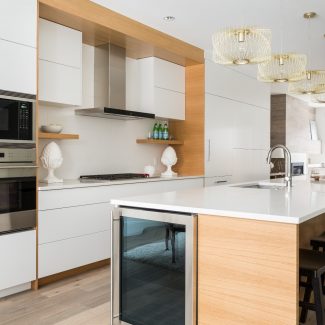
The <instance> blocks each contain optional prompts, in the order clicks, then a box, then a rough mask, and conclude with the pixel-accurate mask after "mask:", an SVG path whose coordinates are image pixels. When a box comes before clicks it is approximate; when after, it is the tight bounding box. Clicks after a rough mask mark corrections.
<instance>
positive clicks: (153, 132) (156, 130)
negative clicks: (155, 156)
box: [152, 123, 159, 140]
mask: <svg viewBox="0 0 325 325" xmlns="http://www.w3.org/2000/svg"><path fill="white" fill-rule="evenodd" d="M152 137H153V138H154V139H156V140H157V139H159V132H158V124H157V123H155V125H154V126H153V130H152Z"/></svg>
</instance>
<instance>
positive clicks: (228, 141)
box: [205, 60, 270, 185]
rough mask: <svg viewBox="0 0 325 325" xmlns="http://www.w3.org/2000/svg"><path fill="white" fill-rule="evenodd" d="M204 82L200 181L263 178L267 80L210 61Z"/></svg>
mask: <svg viewBox="0 0 325 325" xmlns="http://www.w3.org/2000/svg"><path fill="white" fill-rule="evenodd" d="M205 81H206V94H205V142H206V150H205V152H206V157H205V176H206V178H207V181H206V183H208V184H210V185H213V184H219V183H220V184H224V180H225V181H227V182H240V181H250V180H257V179H263V178H267V177H268V173H269V166H268V165H267V164H266V162H265V157H266V155H267V150H268V149H269V146H270V88H269V85H266V84H263V83H261V82H258V81H257V80H256V79H255V78H253V77H250V76H248V75H245V74H243V73H241V72H238V71H235V70H233V69H230V68H229V67H224V66H221V65H217V64H215V63H213V62H212V61H210V60H206V71H205ZM211 180H213V181H211Z"/></svg>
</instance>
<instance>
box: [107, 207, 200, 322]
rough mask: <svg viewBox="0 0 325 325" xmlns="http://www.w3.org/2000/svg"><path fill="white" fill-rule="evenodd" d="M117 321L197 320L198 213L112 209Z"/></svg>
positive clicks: (114, 313)
mask: <svg viewBox="0 0 325 325" xmlns="http://www.w3.org/2000/svg"><path fill="white" fill-rule="evenodd" d="M111 280H112V281H111V284H112V290H111V307H112V308H111V310H112V325H122V324H123V325H126V324H127V325H129V324H130V325H194V324H196V314H197V311H196V297H197V290H196V283H197V216H196V215H192V214H181V213H175V212H170V213H166V212H162V211H152V210H145V209H131V208H123V207H121V208H115V209H114V210H113V212H112V272H111Z"/></svg>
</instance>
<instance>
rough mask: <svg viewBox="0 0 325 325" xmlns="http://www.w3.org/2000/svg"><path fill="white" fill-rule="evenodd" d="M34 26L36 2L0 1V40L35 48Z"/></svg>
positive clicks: (27, 0)
mask: <svg viewBox="0 0 325 325" xmlns="http://www.w3.org/2000/svg"><path fill="white" fill-rule="evenodd" d="M36 26H37V0H1V1H0V38H1V39H3V40H6V41H11V42H15V43H18V44H23V45H27V46H31V47H34V48H36V38H37V32H36V30H37V27H36ZM3 58H4V56H3V55H1V59H2V60H3Z"/></svg>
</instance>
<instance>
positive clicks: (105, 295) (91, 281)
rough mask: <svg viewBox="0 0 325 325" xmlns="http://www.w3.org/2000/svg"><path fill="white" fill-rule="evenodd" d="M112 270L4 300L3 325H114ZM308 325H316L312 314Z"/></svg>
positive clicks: (0, 304) (0, 316) (0, 306)
mask: <svg viewBox="0 0 325 325" xmlns="http://www.w3.org/2000/svg"><path fill="white" fill-rule="evenodd" d="M109 273H110V269H109V267H103V268H101V269H98V270H95V271H90V272H87V273H84V274H81V275H78V276H75V277H71V278H69V279H66V280H62V281H59V282H56V283H53V284H50V285H47V286H44V287H42V288H41V289H40V290H38V291H27V292H24V293H19V294H16V295H13V296H10V297H7V298H3V299H0V324H1V325H53V324H56V325H110V304H109V300H110V274H109ZM308 318H309V319H308V321H307V322H306V323H305V325H315V324H316V321H315V315H314V313H313V312H310V313H309V317H308Z"/></svg>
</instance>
